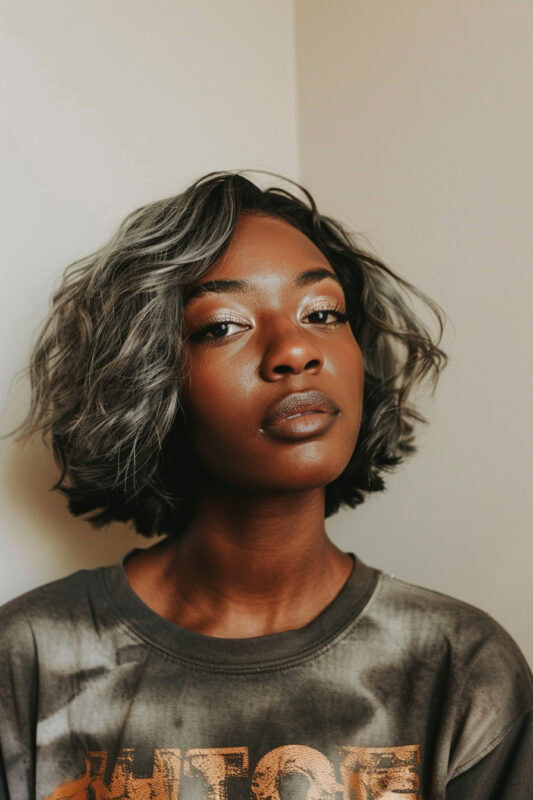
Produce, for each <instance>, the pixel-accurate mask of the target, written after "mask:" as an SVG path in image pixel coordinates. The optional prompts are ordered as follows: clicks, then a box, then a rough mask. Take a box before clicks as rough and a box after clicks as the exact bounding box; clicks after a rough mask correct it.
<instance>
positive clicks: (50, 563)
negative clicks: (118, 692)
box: [0, 0, 297, 602]
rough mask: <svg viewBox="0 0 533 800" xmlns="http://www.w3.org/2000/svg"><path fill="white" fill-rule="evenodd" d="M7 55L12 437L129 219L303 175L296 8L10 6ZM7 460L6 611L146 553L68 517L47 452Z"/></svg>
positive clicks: (122, 535)
mask: <svg viewBox="0 0 533 800" xmlns="http://www.w3.org/2000/svg"><path fill="white" fill-rule="evenodd" d="M0 52H1V53H2V64H1V69H2V75H3V76H4V79H5V88H4V89H3V94H2V97H1V98H0V105H1V108H2V122H1V123H0V124H1V125H2V128H3V136H2V140H3V143H4V144H3V147H2V153H1V156H0V158H1V162H2V163H1V166H2V174H3V176H4V177H3V184H4V185H3V193H2V194H3V198H4V204H3V205H4V207H3V210H2V222H3V226H2V227H3V234H2V256H3V258H2V267H1V269H2V292H1V298H0V302H1V308H0V312H1V313H0V326H1V327H0V347H1V351H0V352H1V364H2V369H1V381H2V384H1V397H0V404H1V406H2V412H3V413H2V416H1V419H0V427H1V428H2V431H3V430H5V429H6V428H7V427H9V426H12V425H14V424H15V422H16V421H17V422H18V421H20V420H21V412H22V411H23V410H24V408H25V406H26V403H27V397H26V390H25V386H24V384H20V385H17V384H12V379H13V376H14V374H15V372H16V371H17V370H19V369H20V368H22V367H23V365H24V364H25V363H26V359H27V355H28V352H29V347H30V342H31V341H33V339H34V335H35V333H36V330H37V324H38V321H39V320H40V319H41V318H42V316H43V314H44V313H45V311H46V308H47V303H48V297H49V295H50V293H51V289H52V286H53V285H54V283H55V282H56V281H57V279H58V278H59V276H60V273H61V272H62V270H63V268H64V267H65V266H66V265H67V264H68V263H70V262H71V261H73V260H74V259H76V258H79V257H81V256H83V255H86V254H87V253H89V252H91V250H93V249H94V248H95V247H97V246H99V245H100V244H101V243H103V241H104V239H105V238H107V236H108V235H109V234H110V233H111V231H112V230H113V228H114V227H115V225H117V224H118V222H119V221H120V220H121V218H122V217H123V216H124V215H125V214H126V212H128V211H130V210H132V209H133V208H135V207H137V206H138V205H140V204H141V203H144V202H147V201H149V200H151V199H156V198H158V197H163V196H165V195H168V194H173V193H175V192H177V191H179V190H180V189H182V188H184V187H185V185H186V184H187V183H188V182H189V181H190V180H192V179H193V178H196V177H199V176H200V175H201V174H203V173H205V172H208V171H209V170H213V169H230V168H237V167H253V168H262V169H270V170H274V171H278V172H281V173H286V174H288V175H289V176H292V177H295V175H296V168H297V164H296V103H295V68H294V30H293V9H292V4H291V2H290V0H269V2H268V3H263V2H261V0H189V1H187V0H158V2H157V3H150V2H146V0H113V2H107V1H106V0H93V1H92V2H90V3H72V2H69V0H50V1H49V2H46V3H42V2H39V1H38V0H28V1H27V2H24V3H20V2H18V0H4V2H3V3H2V41H1V42H0ZM10 385H11V391H10V393H9V395H8V389H9V387H10ZM0 459H1V481H0V492H1V499H0V503H1V508H2V513H1V519H0V537H1V542H2V559H0V602H2V601H4V600H6V599H8V598H9V597H12V596H14V595H16V594H19V593H20V592H22V591H24V590H25V589H28V588H30V587H33V586H36V585H37V584H39V583H43V582H44V581H47V580H50V579H53V578H56V577H59V576H62V575H65V574H67V573H69V572H72V571H73V570H75V569H78V568H81V567H84V566H85V567H90V566H93V565H96V564H101V563H106V562H110V561H113V560H115V558H116V557H118V555H119V553H121V552H123V551H125V550H126V549H128V548H129V547H132V546H134V545H135V544H136V543H137V540H136V538H135V537H133V535H127V533H126V532H125V531H124V529H123V528H121V527H120V526H118V525H114V526H111V527H110V529H108V530H105V531H102V532H96V533H93V532H92V531H91V529H90V528H89V527H88V525H87V523H85V522H83V521H80V520H76V519H74V518H73V517H71V516H70V515H69V514H68V513H67V512H66V510H65V503H64V500H63V498H62V497H61V496H59V495H58V494H57V493H56V492H54V493H50V492H49V486H50V485H51V484H52V482H53V480H55V475H56V470H55V467H54V465H53V463H52V460H51V459H50V457H49V456H47V454H46V452H45V451H44V450H43V448H42V447H41V446H40V445H39V443H38V442H35V443H33V444H32V445H31V446H30V447H28V448H26V449H25V450H20V449H19V448H18V447H16V446H14V445H13V444H12V443H11V442H9V443H8V442H5V441H3V442H0ZM140 541H141V543H142V544H144V543H146V540H144V539H143V540H140Z"/></svg>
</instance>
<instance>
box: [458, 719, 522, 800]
mask: <svg viewBox="0 0 533 800" xmlns="http://www.w3.org/2000/svg"><path fill="white" fill-rule="evenodd" d="M532 763H533V712H532V711H529V712H526V713H525V714H523V715H521V716H520V718H519V719H518V720H516V722H515V723H514V724H513V725H512V726H511V728H510V729H509V730H508V731H507V733H506V735H505V737H504V739H503V740H502V741H501V742H500V744H498V745H497V746H496V747H495V748H494V749H493V750H491V751H490V753H488V755H486V756H485V757H484V758H482V759H481V761H478V763H477V764H475V765H474V766H473V767H471V768H470V769H468V770H466V772H463V773H462V774H461V775H459V776H458V777H457V778H454V779H453V780H452V781H450V783H449V784H448V786H447V788H446V800H465V798H468V800H533V768H532Z"/></svg>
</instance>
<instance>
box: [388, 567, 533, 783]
mask: <svg viewBox="0 0 533 800" xmlns="http://www.w3.org/2000/svg"><path fill="white" fill-rule="evenodd" d="M378 595H379V596H378V598H377V603H376V613H377V615H378V617H379V618H380V619H382V620H386V621H385V622H384V623H383V624H385V626H388V632H389V635H390V636H392V637H393V638H396V639H397V641H401V642H402V645H403V646H405V647H406V648H408V649H410V650H411V652H412V653H415V654H416V656H415V658H417V659H420V660H423V661H424V662H425V663H429V662H430V661H432V662H433V663H434V664H435V665H438V670H439V672H440V675H441V677H440V679H439V681H440V685H441V686H444V687H445V693H446V708H447V711H446V714H447V720H446V724H447V725H448V726H449V728H450V731H451V732H452V731H453V733H452V739H453V740H454V742H455V747H454V750H453V753H452V754H451V757H450V765H449V767H450V775H451V777H455V776H456V775H459V774H461V773H462V772H464V771H465V770H466V769H468V768H469V767H470V766H472V765H473V764H475V763H477V762H478V761H479V760H480V759H481V758H483V757H484V756H485V755H486V754H487V753H489V752H490V751H491V750H492V749H493V748H494V747H496V745H498V744H499V743H500V742H501V741H502V740H503V739H504V738H505V736H506V734H507V732H508V731H509V730H510V729H511V728H512V726H513V725H516V724H517V722H518V721H519V720H520V719H521V718H522V717H524V716H526V715H527V714H528V712H529V711H531V709H533V677H532V675H531V670H530V668H529V666H528V664H527V662H526V660H525V658H524V656H523V654H522V652H521V650H520V648H519V647H518V645H517V644H516V642H515V641H514V639H513V638H512V637H511V636H510V635H509V633H508V632H507V631H506V630H505V628H503V627H502V625H500V623H499V622H497V621H496V620H495V619H494V618H493V617H492V616H490V614H487V613H486V612H485V611H482V610H481V609H479V608H476V607H475V606H473V605H470V604H469V603H466V602H464V601H462V600H458V599H457V598H454V597H450V596H448V595H446V594H442V593H441V592H437V591H434V590H431V589H427V588H424V587H421V586H416V585H414V584H410V583H407V582H405V581H402V580H399V579H398V578H395V577H392V576H390V575H386V574H384V573H382V575H381V578H380V582H379V591H378Z"/></svg>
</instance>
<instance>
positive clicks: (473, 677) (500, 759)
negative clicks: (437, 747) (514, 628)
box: [446, 615, 533, 800]
mask: <svg viewBox="0 0 533 800" xmlns="http://www.w3.org/2000/svg"><path fill="white" fill-rule="evenodd" d="M482 622H483V620H481V621H480V628H481V630H482V635H481V636H480V638H479V639H478V641H477V642H476V641H475V640H474V647H473V648H472V649H473V652H472V658H471V660H470V662H469V665H468V669H467V670H466V674H465V679H464V682H463V686H462V690H461V692H460V695H459V698H458V701H457V703H456V706H455V722H454V725H453V729H454V735H453V737H452V749H451V752H450V761H449V765H448V783H447V787H448V788H447V793H446V798H447V800H448V799H449V800H458V799H459V798H463V800H464V799H465V798H468V800H477V799H478V798H483V800H489V799H490V798H494V799H496V798H498V800H503V798H505V800H507V798H509V800H510V798H511V797H512V798H513V800H515V798H516V800H518V798H520V800H533V791H532V789H531V781H532V777H531V776H532V775H533V770H532V768H531V764H532V762H533V676H532V674H531V670H530V668H529V666H528V664H527V662H526V660H525V658H524V656H523V654H522V652H521V650H520V649H519V647H518V645H517V644H516V642H515V641H514V639H513V638H512V637H511V636H510V635H509V634H508V633H507V631H506V630H504V628H502V626H501V625H499V624H498V623H497V622H496V621H495V620H493V619H492V618H490V617H488V615H487V620H486V622H488V623H490V627H489V628H483V627H482V625H481V623H482ZM524 787H528V789H529V792H528V791H527V790H526V788H524Z"/></svg>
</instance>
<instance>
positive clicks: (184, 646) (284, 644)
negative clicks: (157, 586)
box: [100, 548, 379, 672]
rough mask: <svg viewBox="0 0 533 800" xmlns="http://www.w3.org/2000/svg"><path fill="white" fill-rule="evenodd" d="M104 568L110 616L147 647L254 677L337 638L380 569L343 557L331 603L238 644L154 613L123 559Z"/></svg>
mask: <svg viewBox="0 0 533 800" xmlns="http://www.w3.org/2000/svg"><path fill="white" fill-rule="evenodd" d="M136 549H137V548H134V549H133V550H130V551H128V552H127V553H125V554H124V555H123V556H122V557H121V558H120V559H119V561H117V562H116V563H115V564H112V565H110V566H108V567H103V568H102V570H101V572H100V575H101V577H102V580H103V584H104V589H105V596H106V599H107V601H108V602H109V603H110V604H111V606H112V607H113V609H114V611H115V614H118V616H119V617H120V618H121V620H122V621H123V622H124V623H125V624H126V625H127V626H128V627H129V628H130V630H132V631H133V632H134V633H135V634H136V635H137V636H138V637H140V638H141V639H143V640H144V641H145V642H146V643H147V644H149V645H151V646H152V647H155V648H157V649H159V650H161V651H164V652H165V653H166V654H168V655H170V656H172V657H174V658H177V659H179V660H180V661H183V662H186V663H189V664H191V665H195V666H198V667H203V668H207V669H209V670H210V671H226V672H227V671H232V672H233V671H237V672H250V671H253V672H258V671H262V670H268V669H272V668H276V667H280V666H287V665H288V664H291V663H294V662H295V661H300V660H302V659H307V658H309V657H310V656H312V655H314V654H316V653H317V652H318V651H321V650H322V649H323V648H324V647H327V646H328V645H330V644H331V643H332V641H333V640H334V639H336V638H337V637H338V636H339V635H340V634H341V633H342V632H343V631H344V630H345V629H346V628H347V627H348V626H349V625H350V624H351V623H352V622H354V621H355V620H356V619H357V618H358V617H359V615H360V613H361V611H362V610H363V608H364V606H365V605H366V603H367V601H368V600H369V598H370V597H371V595H372V593H373V591H374V589H375V586H376V583H377V580H378V575H379V570H377V569H375V568H373V567H369V566H367V565H366V564H365V563H364V562H363V561H362V560H361V559H360V558H358V557H356V556H355V555H354V553H348V554H347V555H349V556H350V557H351V558H352V560H353V562H354V566H353V568H352V571H351V573H350V575H349V576H348V578H347V580H346V581H345V583H344V585H343V586H342V588H341V589H340V591H339V592H338V593H337V595H336V596H335V597H334V598H333V600H332V601H331V602H330V603H329V604H328V605H327V606H326V607H325V608H324V609H323V610H322V611H321V612H320V614H318V616H316V617H315V618H314V619H313V620H311V622H309V623H308V624H307V625H304V626H303V627H302V628H297V629H294V630H289V631H281V632H279V633H269V634H265V635H264V636H253V637H247V638H242V639H230V638H222V637H218V636H208V635H206V634H203V633H197V632H196V631H190V630H187V629H186V628H181V627H180V626H179V625H176V624H175V623H174V622H170V621H169V620H167V619H165V618H164V617H161V616H160V615H159V614H157V613H156V612H155V611H153V610H152V609H151V608H150V607H149V606H148V605H146V603H144V601H143V600H141V598H140V597H139V596H138V595H137V594H136V592H135V591H134V590H133V588H132V586H131V584H130V583H129V581H128V578H127V576H126V572H125V569H124V563H125V561H126V559H127V558H128V556H130V555H131V554H132V553H133V552H135V550H136Z"/></svg>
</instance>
